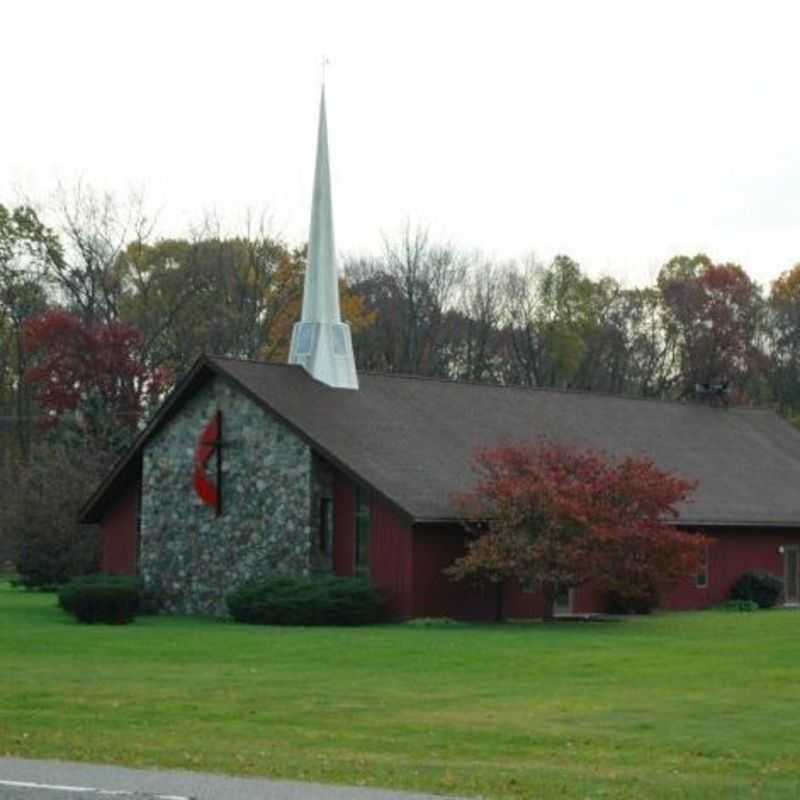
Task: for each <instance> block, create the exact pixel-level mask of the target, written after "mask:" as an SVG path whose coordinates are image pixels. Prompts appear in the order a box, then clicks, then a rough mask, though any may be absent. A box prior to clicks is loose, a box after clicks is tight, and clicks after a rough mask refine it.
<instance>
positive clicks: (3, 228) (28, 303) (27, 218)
mask: <svg viewBox="0 0 800 800" xmlns="http://www.w3.org/2000/svg"><path fill="white" fill-rule="evenodd" d="M61 258H62V251H61V247H60V244H59V241H58V239H57V237H56V235H55V234H54V233H53V232H52V231H51V230H50V229H49V228H47V227H46V226H45V225H44V223H42V221H41V220H40V219H39V216H38V215H37V213H36V212H35V211H34V210H33V209H32V208H30V207H28V206H18V207H16V208H6V207H5V206H3V205H1V204H0V416H6V417H8V418H11V419H13V423H14V424H13V426H11V427H13V430H14V432H15V433H16V437H15V439H16V441H14V442H12V441H10V440H7V441H6V442H5V443H3V445H2V446H0V467H2V465H3V464H2V462H3V461H4V459H5V458H6V457H7V456H8V454H9V453H10V452H11V451H12V449H14V448H13V447H12V444H15V445H16V447H17V448H18V449H19V450H20V451H21V453H22V455H23V457H25V455H26V454H27V453H28V451H29V449H30V439H31V425H30V420H31V417H32V416H33V414H34V408H33V403H32V396H31V392H30V391H29V388H28V387H27V386H26V384H25V383H24V381H23V375H24V373H25V370H26V369H27V366H28V363H27V353H26V351H25V348H24V346H23V328H24V325H25V322H26V320H28V319H29V318H30V317H32V316H33V315H35V314H38V313H40V312H42V311H43V310H44V309H45V308H46V306H47V301H48V298H47V292H46V279H45V275H46V273H47V271H48V270H49V269H51V268H53V266H54V265H55V264H58V263H60V262H61Z"/></svg>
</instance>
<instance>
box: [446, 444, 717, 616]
mask: <svg viewBox="0 0 800 800" xmlns="http://www.w3.org/2000/svg"><path fill="white" fill-rule="evenodd" d="M475 468H476V472H477V483H476V485H475V487H474V488H473V489H472V491H470V492H468V493H466V494H464V495H462V496H461V497H460V498H458V502H459V504H460V505H461V508H462V511H463V514H464V516H465V518H467V519H468V520H470V521H471V522H470V523H469V526H470V529H471V530H472V531H473V532H475V533H476V534H477V535H476V537H475V538H474V539H473V540H472V541H471V542H470V543H469V544H468V549H467V553H466V555H464V556H463V557H462V558H459V559H458V560H457V561H456V562H455V563H454V564H453V565H452V566H451V567H450V568H449V570H448V574H449V575H450V577H451V578H452V579H454V580H465V579H473V580H479V581H489V582H492V583H495V584H500V585H501V584H502V583H503V582H505V581H507V580H509V579H516V580H518V581H520V582H521V583H523V584H526V585H532V584H534V585H537V586H539V587H540V589H541V591H542V594H543V597H544V617H545V619H551V618H552V617H553V606H554V600H555V597H556V596H557V594H558V593H559V592H560V591H562V590H564V589H569V588H574V587H577V586H581V585H583V584H585V583H587V582H591V583H592V585H593V586H595V587H596V588H598V589H600V590H605V591H609V592H611V591H613V592H615V593H616V594H618V595H619V596H621V597H622V598H624V599H629V600H633V599H636V598H640V597H644V596H648V595H651V594H652V593H653V592H654V591H657V592H660V591H666V590H667V589H669V588H670V587H672V586H674V585H675V583H676V582H677V581H679V580H680V579H681V578H683V577H685V576H686V575H689V574H692V573H693V572H696V571H697V568H698V565H699V560H698V559H699V555H700V551H701V548H702V547H704V546H705V544H706V542H707V540H706V539H704V538H703V537H701V536H697V535H692V534H687V533H683V532H680V531H678V530H676V529H675V527H674V526H673V525H672V524H670V522H671V521H672V520H674V519H675V518H676V516H677V510H676V507H677V505H678V504H679V503H680V502H681V501H683V500H685V499H686V498H687V497H688V496H689V494H690V493H691V492H692V490H693V489H694V484H693V483H692V482H690V481H687V480H684V479H682V478H679V477H677V476H675V475H672V474H670V473H667V472H664V471H662V470H660V469H658V468H657V467H656V466H655V464H653V462H652V461H649V460H648V459H646V458H634V457H624V458H621V459H618V460H613V459H610V458H607V457H606V456H604V455H602V454H601V453H597V452H594V451H591V450H584V449H578V448H573V447H567V446H564V445H559V444H554V443H552V442H546V441H542V442H539V443H536V444H520V445H516V446H507V447H500V448H496V449H489V450H481V451H479V452H478V453H477V454H476V456H475Z"/></svg>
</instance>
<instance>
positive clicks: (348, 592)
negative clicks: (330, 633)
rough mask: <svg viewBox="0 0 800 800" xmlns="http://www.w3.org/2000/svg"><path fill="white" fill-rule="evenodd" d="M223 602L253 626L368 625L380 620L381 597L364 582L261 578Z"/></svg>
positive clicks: (334, 578)
mask: <svg viewBox="0 0 800 800" xmlns="http://www.w3.org/2000/svg"><path fill="white" fill-rule="evenodd" d="M225 601H226V603H227V605H228V611H229V612H230V614H231V616H232V617H233V618H234V619H235V620H236V621H237V622H248V623H252V624H256V625H368V624H369V623H372V622H377V621H378V620H379V619H380V616H381V611H382V606H383V603H382V600H381V598H380V595H379V594H378V593H377V592H376V591H375V590H374V589H373V588H372V587H371V586H370V585H369V583H368V581H367V580H365V579H363V578H336V577H332V576H331V577H324V578H295V577H280V578H260V579H256V580H253V581H248V582H247V583H245V584H243V585H242V586H240V587H239V588H238V589H236V590H235V591H233V592H231V593H230V594H229V595H228V596H227V597H226V598H225Z"/></svg>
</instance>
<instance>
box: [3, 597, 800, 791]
mask: <svg viewBox="0 0 800 800" xmlns="http://www.w3.org/2000/svg"><path fill="white" fill-rule="evenodd" d="M0 753H3V754H6V755H16V756H25V757H33V758H60V759H75V760H85V761H95V762H109V763H112V762H113V763H117V764H125V765H132V766H148V767H156V766H160V767H171V768H175V767H178V768H187V769H194V770H206V771H213V772H224V773H235V774H239V775H263V776H273V777H281V778H294V779H301V780H314V781H323V782H336V783H346V784H368V785H375V786H385V787H395V788H403V789H414V790H427V791H433V792H440V793H450V794H461V795H483V796H487V797H504V798H505V797H507V798H517V797H519V798H536V797H543V798H551V797H557V798H587V797H606V798H637V800H638V799H639V798H740V797H741V798H753V797H755V798H791V799H792V800H796V799H797V798H798V797H800V613H797V612H790V611H770V612H759V613H753V614H734V613H715V612H704V613H697V614H672V615H664V616H658V617H654V618H651V619H635V620H630V621H626V622H622V623H608V624H585V625H584V624H574V625H567V624H561V625H554V626H544V625H537V624H530V625H516V624H509V625H502V626H489V625H486V626H477V625H476V626H452V627H430V628H425V627H415V626H410V625H386V626H376V627H370V628H362V629H290V628H283V629H282V628H259V627H247V626H240V625H235V624H233V623H225V622H219V621H213V620H203V619H188V618H178V617H158V618H143V619H139V620H137V621H136V623H135V624H133V625H130V626H122V627H106V626H83V625H78V624H76V623H75V622H73V621H72V619H71V618H70V617H68V616H67V615H65V614H64V613H63V612H61V611H60V610H59V609H58V608H57V607H56V605H55V599H54V596H53V595H37V594H27V593H23V592H19V591H16V590H12V589H11V588H9V587H7V586H3V587H2V588H0Z"/></svg>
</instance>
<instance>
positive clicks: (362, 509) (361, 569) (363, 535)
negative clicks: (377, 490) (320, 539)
mask: <svg viewBox="0 0 800 800" xmlns="http://www.w3.org/2000/svg"><path fill="white" fill-rule="evenodd" d="M369 536H370V518H369V503H368V502H367V494H366V492H365V491H364V490H363V489H361V488H359V487H357V488H356V574H357V575H366V574H367V572H368V570H369Z"/></svg>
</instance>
